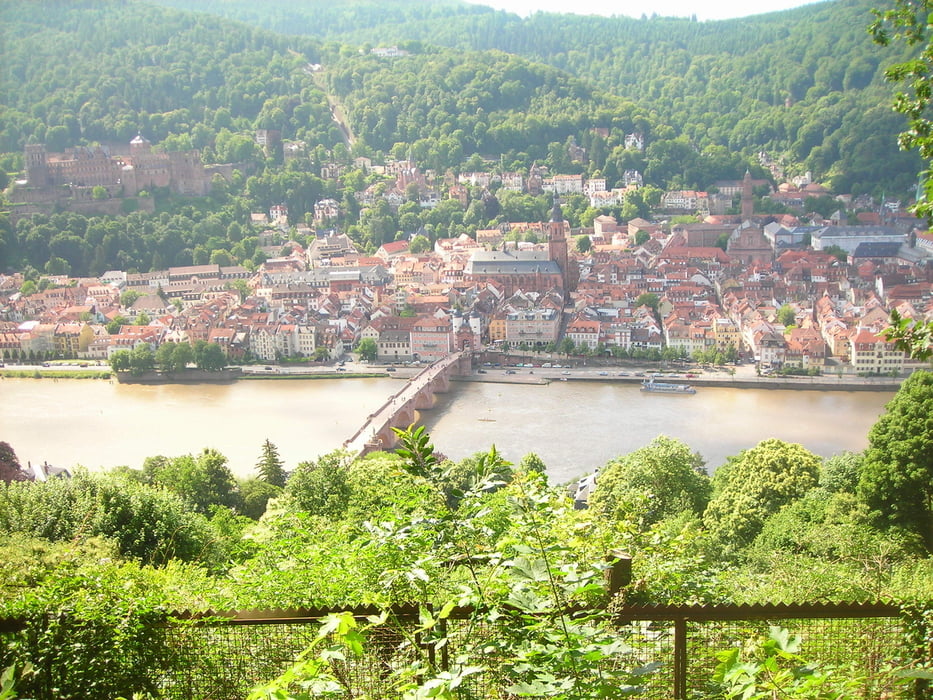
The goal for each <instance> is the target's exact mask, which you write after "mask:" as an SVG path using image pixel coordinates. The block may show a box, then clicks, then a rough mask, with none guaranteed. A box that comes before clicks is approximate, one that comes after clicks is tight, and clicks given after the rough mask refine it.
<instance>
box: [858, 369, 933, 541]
mask: <svg viewBox="0 0 933 700" xmlns="http://www.w3.org/2000/svg"><path fill="white" fill-rule="evenodd" d="M931 445H933V372H920V371H918V372H914V373H913V374H912V375H911V376H910V377H908V378H907V379H906V380H905V381H904V382H903V383H902V384H901V387H900V389H899V390H898V392H897V394H895V396H894V398H893V399H892V400H891V401H890V402H889V403H888V405H887V406H886V407H885V412H884V415H882V416H881V418H879V419H878V422H877V423H875V425H874V426H873V427H872V429H871V431H870V432H869V434H868V449H867V450H866V451H865V460H864V463H863V467H862V473H861V479H860V481H859V485H858V493H859V495H860V496H861V497H862V498H863V499H864V500H865V502H866V503H867V504H868V505H869V507H871V508H872V509H873V510H874V511H875V513H876V516H877V520H878V522H879V523H881V524H883V525H886V526H891V527H897V528H903V529H904V530H906V531H908V532H910V533H913V534H914V535H916V536H918V537H919V538H921V540H922V541H923V543H924V544H925V545H926V547H927V550H928V551H930V552H933V449H931Z"/></svg>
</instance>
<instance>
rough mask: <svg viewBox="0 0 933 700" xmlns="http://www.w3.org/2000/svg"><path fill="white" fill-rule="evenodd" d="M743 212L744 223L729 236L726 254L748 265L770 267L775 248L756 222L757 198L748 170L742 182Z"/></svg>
mask: <svg viewBox="0 0 933 700" xmlns="http://www.w3.org/2000/svg"><path fill="white" fill-rule="evenodd" d="M741 212H742V223H741V224H739V226H738V228H736V229H735V230H734V231H733V232H732V234H731V235H730V236H729V241H728V243H727V244H726V252H727V253H728V254H729V255H730V256H732V257H733V258H736V259H738V260H741V261H742V262H743V263H745V264H746V265H761V264H766V265H770V264H771V263H772V262H773V261H774V248H772V247H771V241H769V240H768V239H767V237H766V236H765V232H764V229H763V228H762V227H761V226H759V225H758V224H757V223H755V221H754V214H755V197H754V192H753V191H752V175H751V173H750V172H748V170H746V171H745V177H744V178H743V180H742V208H741Z"/></svg>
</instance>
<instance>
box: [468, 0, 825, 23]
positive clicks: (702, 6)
mask: <svg viewBox="0 0 933 700" xmlns="http://www.w3.org/2000/svg"><path fill="white" fill-rule="evenodd" d="M467 1H468V2H472V3H474V4H477V5H488V6H490V7H494V8H495V9H497V10H508V11H509V12H514V13H515V14H518V15H521V16H523V17H527V16H528V15H529V14H532V13H534V12H537V11H538V10H540V11H542V12H572V13H574V14H578V15H606V16H610V15H626V16H628V17H641V16H642V15H643V14H646V15H649V16H650V15H652V14H657V15H660V16H662V17H690V16H691V15H696V16H697V19H699V20H707V19H727V18H730V17H747V16H748V15H758V14H762V13H765V12H775V11H777V10H786V9H789V8H791V7H799V6H800V5H808V4H810V3H811V2H815V1H817V0H757V2H748V1H747V0H746V1H745V2H741V0H715V1H714V2H695V0H694V1H692V2H691V1H689V0H655V2H652V3H646V2H644V1H642V2H638V1H637V0H617V1H616V2H611V1H609V0H467Z"/></svg>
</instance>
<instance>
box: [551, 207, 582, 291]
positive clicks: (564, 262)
mask: <svg viewBox="0 0 933 700" xmlns="http://www.w3.org/2000/svg"><path fill="white" fill-rule="evenodd" d="M547 250H548V259H549V260H552V261H554V262H556V263H557V266H558V267H559V268H560V276H561V280H562V281H563V287H564V293H565V294H566V293H568V292H570V291H572V290H573V289H575V288H576V286H577V277H578V275H577V274H575V273H576V271H577V270H576V261H575V260H570V255H569V253H568V250H567V229H566V226H565V224H564V212H563V211H562V210H561V208H560V200H559V199H558V197H557V194H555V195H554V207H553V208H552V209H551V220H550V221H549V222H548V225H547Z"/></svg>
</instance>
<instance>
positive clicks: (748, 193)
mask: <svg viewBox="0 0 933 700" xmlns="http://www.w3.org/2000/svg"><path fill="white" fill-rule="evenodd" d="M754 213H755V197H754V192H753V191H752V174H751V173H750V172H749V171H748V169H747V168H746V169H745V177H744V178H742V221H751V220H752V216H753V215H754Z"/></svg>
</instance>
